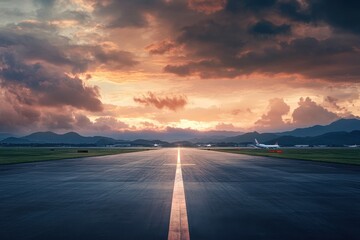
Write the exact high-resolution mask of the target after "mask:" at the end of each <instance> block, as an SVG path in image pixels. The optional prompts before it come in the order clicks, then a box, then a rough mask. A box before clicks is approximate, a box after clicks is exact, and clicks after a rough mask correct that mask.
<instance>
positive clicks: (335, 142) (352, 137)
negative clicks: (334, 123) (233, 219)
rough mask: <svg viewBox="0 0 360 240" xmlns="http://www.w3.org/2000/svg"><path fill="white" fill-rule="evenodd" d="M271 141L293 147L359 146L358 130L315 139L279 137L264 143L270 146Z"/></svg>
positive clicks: (329, 134)
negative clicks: (301, 145) (302, 145)
mask: <svg viewBox="0 0 360 240" xmlns="http://www.w3.org/2000/svg"><path fill="white" fill-rule="evenodd" d="M273 141H276V142H278V143H279V145H280V146H293V145H300V144H304V145H328V146H343V145H354V144H357V145H360V130H356V131H352V132H331V133H325V134H322V135H320V136H315V137H294V136H281V137H278V138H276V139H273V140H272V141H267V142H265V143H267V144H271V143H273Z"/></svg>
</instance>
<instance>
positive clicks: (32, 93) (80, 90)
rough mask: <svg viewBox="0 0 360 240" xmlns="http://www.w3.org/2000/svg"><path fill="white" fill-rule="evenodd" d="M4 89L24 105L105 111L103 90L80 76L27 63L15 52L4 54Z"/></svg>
mask: <svg viewBox="0 0 360 240" xmlns="http://www.w3.org/2000/svg"><path fill="white" fill-rule="evenodd" d="M0 66H1V69H0V86H1V88H4V89H8V91H9V92H11V93H13V94H14V95H15V96H16V97H17V99H18V101H19V102H20V103H22V104H28V105H41V106H63V105H66V106H72V107H75V108H79V109H85V110H89V111H101V110H102V103H101V101H100V100H99V97H100V96H99V91H98V89H97V88H96V87H89V86H86V85H84V83H83V81H82V80H81V79H79V78H77V77H69V76H67V75H66V74H64V73H63V72H59V71H58V70H57V69H53V68H50V67H44V66H43V65H42V64H39V63H36V64H26V63H24V62H22V61H21V60H19V59H17V58H16V57H15V56H14V55H13V54H12V53H9V52H6V51H5V52H4V51H3V52H0Z"/></svg>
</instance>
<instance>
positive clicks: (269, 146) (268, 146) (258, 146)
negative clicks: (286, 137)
mask: <svg viewBox="0 0 360 240" xmlns="http://www.w3.org/2000/svg"><path fill="white" fill-rule="evenodd" d="M255 143H256V144H255V147H257V148H265V149H274V148H280V146H279V144H277V143H276V144H274V145H267V144H263V143H259V142H258V140H257V139H256V138H255Z"/></svg>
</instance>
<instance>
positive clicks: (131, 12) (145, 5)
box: [93, 0, 162, 28]
mask: <svg viewBox="0 0 360 240" xmlns="http://www.w3.org/2000/svg"><path fill="white" fill-rule="evenodd" d="M161 4H162V1H160V0H154V1H147V0H133V1H115V0H113V1H106V2H105V1H94V3H93V7H94V14H95V15H97V16H100V17H101V18H103V20H105V24H106V27H108V28H123V27H146V26H147V25H148V21H147V19H146V16H145V13H146V12H148V11H153V10H154V9H155V8H156V6H158V5H161Z"/></svg>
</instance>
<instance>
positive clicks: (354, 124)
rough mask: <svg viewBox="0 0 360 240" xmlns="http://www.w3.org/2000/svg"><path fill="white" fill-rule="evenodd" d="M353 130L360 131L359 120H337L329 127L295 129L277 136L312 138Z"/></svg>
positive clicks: (317, 126)
mask: <svg viewBox="0 0 360 240" xmlns="http://www.w3.org/2000/svg"><path fill="white" fill-rule="evenodd" d="M354 130H360V120H359V119H355V118H353V119H339V120H337V121H335V122H333V123H330V124H329V125H325V126H320V125H315V126H312V127H307V128H297V129H295V130H292V131H287V132H282V133H278V135H282V136H294V137H314V136H319V135H322V134H325V133H330V132H351V131H354Z"/></svg>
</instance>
